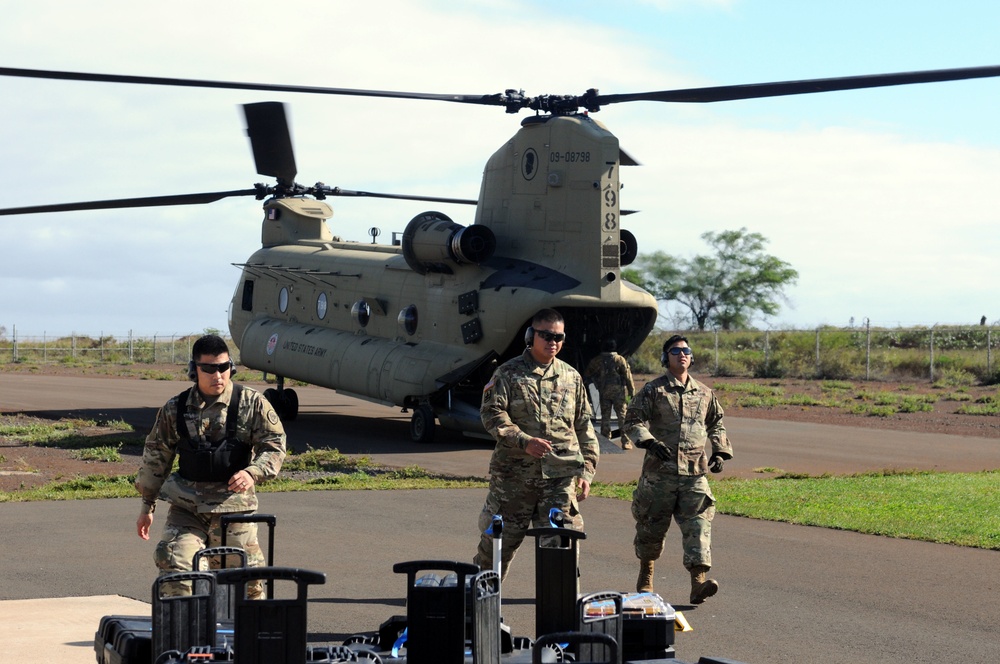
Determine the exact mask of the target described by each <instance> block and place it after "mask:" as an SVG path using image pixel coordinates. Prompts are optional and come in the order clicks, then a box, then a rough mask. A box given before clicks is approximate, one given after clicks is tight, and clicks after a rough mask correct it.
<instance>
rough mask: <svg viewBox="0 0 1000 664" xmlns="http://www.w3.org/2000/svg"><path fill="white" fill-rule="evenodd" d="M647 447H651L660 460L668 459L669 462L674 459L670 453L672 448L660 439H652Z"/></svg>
mask: <svg viewBox="0 0 1000 664" xmlns="http://www.w3.org/2000/svg"><path fill="white" fill-rule="evenodd" d="M647 447H649V449H650V450H652V452H653V454H655V455H656V458H657V459H659V460H660V461H666V462H667V463H670V462H671V461H673V458H672V456H671V454H670V450H668V449H667V446H666V445H664V444H663V443H661V442H660V441H658V440H653V441H650V442H649V444H648V445H647Z"/></svg>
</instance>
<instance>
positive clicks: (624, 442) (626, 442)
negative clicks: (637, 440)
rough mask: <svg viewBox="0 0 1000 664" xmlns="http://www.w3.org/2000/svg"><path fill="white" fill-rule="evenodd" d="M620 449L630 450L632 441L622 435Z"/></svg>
mask: <svg viewBox="0 0 1000 664" xmlns="http://www.w3.org/2000/svg"><path fill="white" fill-rule="evenodd" d="M622 449H623V450H630V449H632V443H631V442H630V441H629V439H628V438H626V437H625V436H622Z"/></svg>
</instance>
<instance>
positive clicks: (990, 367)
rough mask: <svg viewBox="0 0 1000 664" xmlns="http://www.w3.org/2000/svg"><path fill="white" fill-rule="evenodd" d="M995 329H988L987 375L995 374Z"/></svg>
mask: <svg viewBox="0 0 1000 664" xmlns="http://www.w3.org/2000/svg"><path fill="white" fill-rule="evenodd" d="M992 336H993V330H990V329H987V330H986V375H987V376H991V375H993V339H992Z"/></svg>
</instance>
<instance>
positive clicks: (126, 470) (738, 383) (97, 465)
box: [0, 364, 1000, 492]
mask: <svg viewBox="0 0 1000 664" xmlns="http://www.w3.org/2000/svg"><path fill="white" fill-rule="evenodd" d="M183 369H184V368H183V367H179V366H178V365H124V366H120V367H119V366H114V365H97V366H72V365H61V364H57V365H44V366H40V365H0V373H2V372H10V371H18V372H26V373H38V374H46V375H87V376H91V377H102V376H103V377H107V378H109V379H110V378H114V379H123V378H125V379H143V378H149V377H151V376H162V375H167V376H174V377H177V378H180V377H183ZM652 378H653V376H648V375H641V376H636V383H637V387H639V386H641V385H642V384H644V383H646V382H647V381H648V380H651V379H652ZM698 379H699V380H702V381H703V382H704V383H706V384H707V385H709V386H711V387H714V388H716V389H717V392H718V395H719V398H720V400H721V402H722V405H723V408H724V409H725V411H726V415H727V416H728V417H739V418H755V419H768V420H787V421H794V422H808V423H814V424H835V425H840V426H851V427H862V428H867V429H887V430H895V431H911V432H914V433H937V434H949V435H957V436H975V437H984V438H1000V416H996V415H989V416H982V415H966V414H961V413H959V412H957V411H958V410H959V408H961V407H962V406H963V405H965V404H970V403H975V402H976V400H978V399H982V398H984V397H996V396H997V394H998V392H1000V390H998V387H997V386H995V385H994V386H967V387H955V388H949V387H946V388H939V387H934V386H932V385H931V384H929V383H926V382H924V383H875V382H864V381H860V382H850V383H848V382H843V381H838V382H835V383H831V382H828V381H827V382H824V381H810V380H797V379H780V380H777V379H747V378H713V377H710V376H698ZM761 395H764V396H761ZM768 395H771V396H774V397H775V399H778V400H780V399H782V398H785V399H787V398H788V397H792V396H794V397H796V399H797V400H798V401H799V402H800V403H801V402H806V403H810V402H809V401H808V400H809V399H812V400H814V401H815V402H823V403H829V402H832V401H834V400H836V401H838V403H839V404H840V405H838V406H836V407H831V406H822V405H790V404H777V405H760V403H761V401H757V402H754V400H753V398H752V397H755V396H756V397H758V399H760V400H764V399H766V398H767V396H768ZM886 395H898V396H900V397H906V396H910V397H919V398H923V399H926V400H927V401H928V402H931V403H932V406H933V410H931V411H929V412H910V413H894V414H884V415H866V414H853V413H851V412H850V408H851V406H852V405H857V404H862V403H866V402H873V401H875V400H877V399H879V398H881V399H883V400H888V397H887V396H886ZM775 399H772V401H773V400H775ZM747 404H751V405H747ZM2 411H3V408H2V406H0V412H2ZM7 415H8V416H9V415H10V413H7ZM23 419H24V420H26V421H27V420H31V419H32V418H23ZM47 423H49V424H51V421H49V422H47ZM146 433H147V432H145V431H137V432H134V433H132V434H123V433H122V432H120V431H114V430H113V428H112V427H108V426H102V425H101V423H97V425H96V426H92V427H87V428H85V429H83V430H80V431H78V432H77V434H79V435H80V436H83V437H86V438H89V439H91V440H92V441H93V447H99V446H103V445H107V444H108V441H109V440H118V441H120V440H123V439H124V440H127V444H126V445H124V446H122V448H121V450H120V452H121V458H122V460H121V461H118V462H105V461H89V460H85V459H80V458H78V450H79V448H81V447H86V446H87V445H86V444H77V445H75V448H77V449H63V448H60V447H57V446H52V445H44V446H43V445H25V444H24V443H21V442H18V441H15V440H11V439H9V438H6V439H5V438H4V437H3V436H0V491H5V492H11V491H21V490H24V489H27V488H32V487H36V486H40V485H43V484H46V483H48V482H51V481H54V480H59V479H67V478H73V477H83V476H86V475H92V474H100V475H131V474H134V473H135V472H137V470H138V468H139V461H140V459H141V455H142V441H143V439H144V438H145V435H146Z"/></svg>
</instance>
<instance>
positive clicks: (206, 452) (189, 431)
mask: <svg viewBox="0 0 1000 664" xmlns="http://www.w3.org/2000/svg"><path fill="white" fill-rule="evenodd" d="M192 357H193V358H194V359H193V360H192V361H191V363H190V365H189V375H190V376H191V378H192V380H195V381H196V387H192V388H191V389H190V390H187V391H185V392H183V393H181V394H180V395H178V396H176V397H174V398H172V399H171V400H170V401H168V402H167V403H166V405H164V406H163V407H162V408H161V409H160V411H159V413H157V416H156V423H155V424H154V425H153V430H152V431H151V432H150V433H149V436H147V437H146V446H145V448H144V450H143V453H142V465H141V467H140V468H139V474H138V476H137V477H136V480H135V487H136V489H138V491H139V494H140V495H141V496H142V509H141V511H140V513H139V517H138V518H137V519H136V529H137V530H138V533H139V537H141V538H142V539H144V540H148V539H149V528H150V526H152V524H153V511H154V510H155V508H156V499H157V498H162V499H163V500H166V501H167V502H168V503H170V510H169V511H168V512H167V519H166V522H165V523H164V525H163V536H162V539H161V540H160V543H159V544H158V545H157V547H156V552H155V554H154V558H155V560H156V566H157V567H159V568H160V574H161V575H163V574H169V573H171V572H187V571H191V567H192V560H193V558H194V554H195V553H196V552H197V551H200V550H201V549H204V548H206V547H215V546H219V545H220V544H221V540H222V531H221V528H220V519H221V517H222V515H224V514H233V513H242V514H248V513H253V512H255V511H256V509H257V494H256V492H255V490H254V486H255V485H256V484H257V483H259V482H262V481H264V480H269V479H272V478H274V477H275V476H277V474H278V471H279V470H280V469H281V462H282V460H283V459H284V458H285V430H284V428H283V427H282V426H281V421H280V420H279V419H278V416H277V414H276V413H275V412H274V408H272V407H271V404H270V403H268V401H267V399H265V398H264V397H263V396H262V395H261V394H260V393H259V392H257V391H256V390H252V389H250V388H248V387H243V386H234V385H233V383H232V381H231V375H232V369H233V364H232V362H231V360H230V358H229V348H228V347H227V346H226V342H225V341H224V340H223V339H222V338H220V337H218V336H216V335H206V336H204V337H201V338H200V339H198V340H197V341H196V342H195V344H194V347H193V348H192ZM234 391H238V392H239V401H238V404H236V405H235V407H236V410H235V412H236V413H237V421H236V426H235V440H230V441H228V444H227V437H228V436H227V433H228V432H227V428H228V429H230V430H232V427H231V426H230V427H227V420H228V419H229V409H230V402H231V401H232V398H233V395H234ZM179 409H180V410H182V411H184V418H183V419H184V422H183V426H184V427H185V428H186V435H181V434H179V433H178V410H179ZM230 424H231V423H230ZM206 443H210V445H209V446H208V447H206V446H205V444H206ZM175 457H177V458H178V460H179V465H178V470H177V472H173V473H171V468H172V467H173V464H174V459H175ZM226 544H227V545H232V546H238V547H241V548H243V549H244V550H246V553H247V564H248V565H249V566H251V567H261V566H263V565H264V564H265V561H264V556H263V554H262V553H261V550H260V545H259V544H258V542H257V525H256V524H254V523H249V524H234V525H232V526H230V529H229V532H228V533H227V538H226ZM210 564H211V565H212V566H213V567H217V566H218V565H219V561H218V560H213V561H210ZM162 589H163V594H164V595H167V596H169V595H182V594H190V592H191V589H190V584H187V583H167V584H164V585H163V586H162ZM247 594H248V596H249V597H252V598H260V597H263V584H262V583H261V582H260V581H256V582H251V583H250V584H248V587H247Z"/></svg>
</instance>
